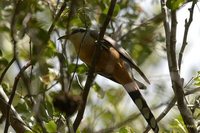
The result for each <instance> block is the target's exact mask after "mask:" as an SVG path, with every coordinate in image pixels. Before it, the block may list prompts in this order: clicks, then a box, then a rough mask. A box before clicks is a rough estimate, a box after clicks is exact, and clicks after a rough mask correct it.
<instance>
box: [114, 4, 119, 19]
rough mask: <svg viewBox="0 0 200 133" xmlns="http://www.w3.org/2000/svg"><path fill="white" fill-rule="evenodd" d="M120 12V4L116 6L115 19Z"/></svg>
mask: <svg viewBox="0 0 200 133" xmlns="http://www.w3.org/2000/svg"><path fill="white" fill-rule="evenodd" d="M119 11H120V6H119V4H116V5H115V9H114V12H113V17H115V16H117V15H118V13H119Z"/></svg>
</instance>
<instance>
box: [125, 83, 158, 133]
mask: <svg viewBox="0 0 200 133" xmlns="http://www.w3.org/2000/svg"><path fill="white" fill-rule="evenodd" d="M124 88H125V89H126V91H127V92H128V94H129V95H130V97H131V99H132V100H133V101H134V103H135V104H136V106H137V107H138V109H139V110H140V112H141V114H142V115H143V116H144V118H145V119H146V121H147V122H148V124H149V126H150V127H151V128H152V130H153V131H154V132H155V133H158V131H159V128H158V125H157V122H156V119H155V117H154V115H153V114H152V112H151V110H150V108H149V107H148V105H147V103H146V101H145V99H144V98H143V96H142V95H141V93H140V91H139V87H138V85H137V84H136V82H135V81H133V82H131V83H129V84H126V85H124Z"/></svg>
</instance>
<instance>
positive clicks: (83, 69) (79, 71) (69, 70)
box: [68, 64, 88, 74]
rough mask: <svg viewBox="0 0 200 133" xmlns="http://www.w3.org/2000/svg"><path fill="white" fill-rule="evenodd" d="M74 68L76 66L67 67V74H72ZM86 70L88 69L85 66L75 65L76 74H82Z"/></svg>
mask: <svg viewBox="0 0 200 133" xmlns="http://www.w3.org/2000/svg"><path fill="white" fill-rule="evenodd" d="M75 68H76V64H70V65H69V67H68V72H69V73H73V72H74V70H75ZM87 70H88V68H87V67H86V65H85V64H80V65H79V64H77V68H76V72H77V73H78V74H83V73H85V72H86V71H87Z"/></svg>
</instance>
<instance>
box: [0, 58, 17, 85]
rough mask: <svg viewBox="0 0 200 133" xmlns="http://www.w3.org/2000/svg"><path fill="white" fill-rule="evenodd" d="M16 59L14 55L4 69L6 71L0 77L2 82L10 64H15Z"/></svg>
mask: <svg viewBox="0 0 200 133" xmlns="http://www.w3.org/2000/svg"><path fill="white" fill-rule="evenodd" d="M14 61H15V58H14V57H13V58H12V60H11V61H10V62H9V63H8V65H7V66H6V68H5V69H4V71H3V72H2V74H1V77H0V84H1V83H2V81H3V78H4V76H5V74H6V72H7V71H8V69H9V68H10V66H11V65H12V64H13V62H14Z"/></svg>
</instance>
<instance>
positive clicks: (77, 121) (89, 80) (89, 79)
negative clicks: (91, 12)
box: [73, 0, 116, 132]
mask: <svg viewBox="0 0 200 133" xmlns="http://www.w3.org/2000/svg"><path fill="white" fill-rule="evenodd" d="M115 4H116V0H112V1H111V4H110V7H109V10H108V13H107V16H106V20H105V22H104V23H103V26H102V28H101V29H100V34H99V36H98V40H97V44H98V45H97V48H96V49H95V54H94V56H93V59H92V65H91V67H90V69H89V72H88V77H87V81H86V84H85V88H84V91H83V95H82V100H83V103H82V104H81V106H80V109H79V111H78V114H77V116H76V119H75V121H74V124H73V127H74V131H75V132H76V130H77V128H78V126H79V125H80V122H81V120H82V118H83V114H84V111H85V106H86V102H87V97H88V93H89V90H90V86H91V84H92V82H93V79H94V72H95V64H96V62H97V60H98V58H99V56H100V52H101V51H100V48H101V43H100V42H101V40H102V39H103V37H104V34H105V31H106V28H107V26H108V24H109V22H110V20H111V17H112V14H113V11H114V8H115Z"/></svg>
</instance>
